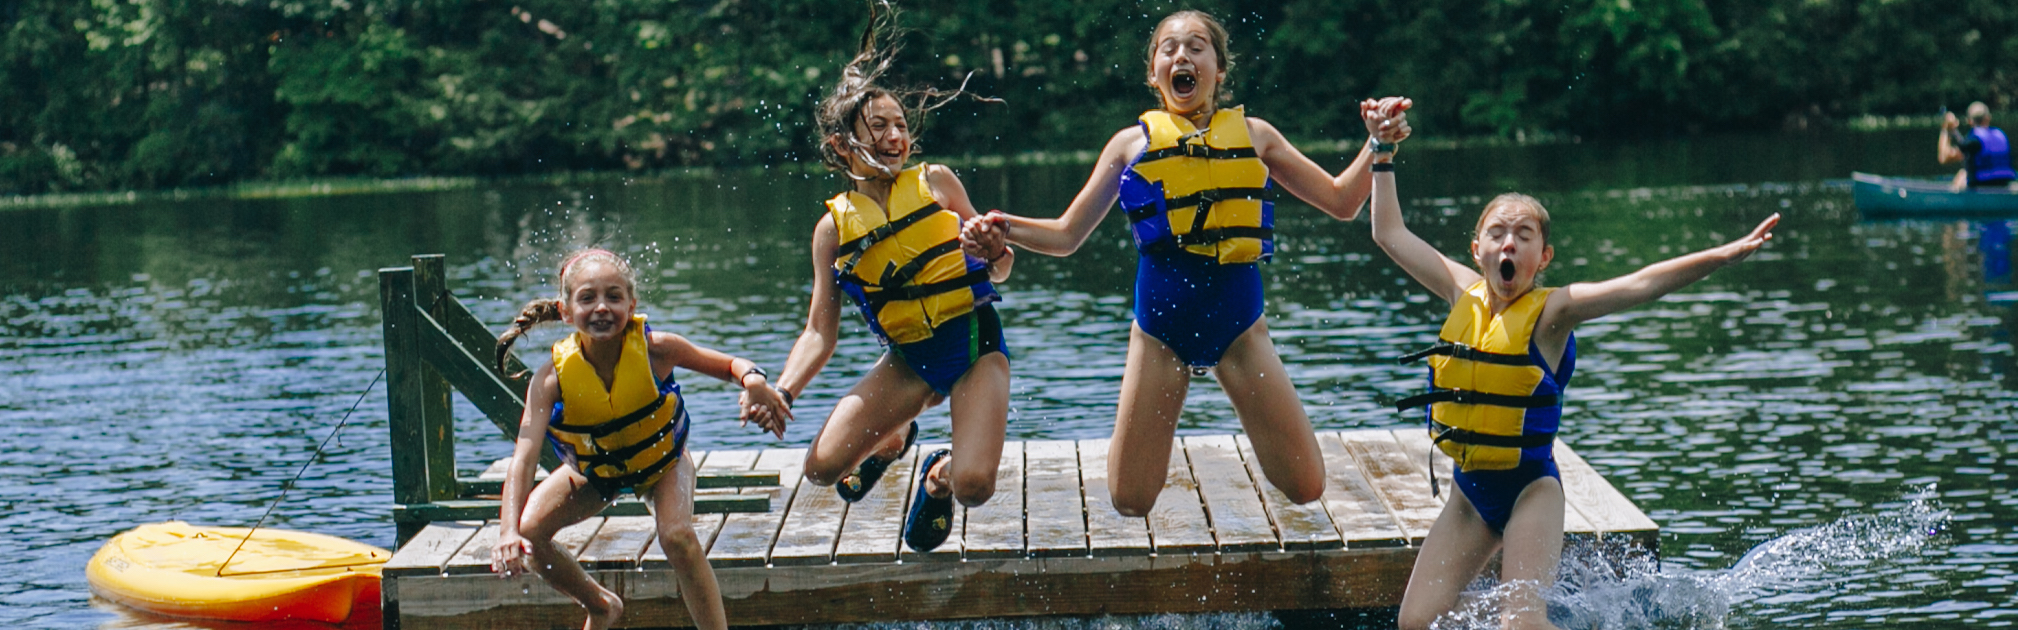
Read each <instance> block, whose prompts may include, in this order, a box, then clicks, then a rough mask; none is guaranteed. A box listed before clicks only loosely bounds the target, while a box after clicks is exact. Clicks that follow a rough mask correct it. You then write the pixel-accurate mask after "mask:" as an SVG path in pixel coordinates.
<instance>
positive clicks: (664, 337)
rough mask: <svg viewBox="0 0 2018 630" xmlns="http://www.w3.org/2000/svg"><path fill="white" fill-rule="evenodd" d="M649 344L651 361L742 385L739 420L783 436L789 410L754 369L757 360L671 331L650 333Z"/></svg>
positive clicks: (789, 415)
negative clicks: (700, 343)
mask: <svg viewBox="0 0 2018 630" xmlns="http://www.w3.org/2000/svg"><path fill="white" fill-rule="evenodd" d="M651 344H652V359H653V362H654V363H659V362H666V363H669V364H670V365H671V366H672V367H680V368H685V369H688V370H691V371H694V372H699V373H701V374H706V375H708V376H713V377H715V378H718V379H722V380H724V381H728V382H730V383H735V384H736V385H737V386H738V387H742V388H743V395H742V396H741V401H740V402H741V405H740V406H741V408H742V414H741V418H742V420H743V421H744V422H745V423H747V422H750V421H752V420H754V421H756V423H757V426H759V427H762V428H763V429H764V430H765V431H767V432H770V433H771V434H772V435H776V436H778V439H784V437H785V423H786V422H788V421H790V420H791V418H792V410H791V409H789V408H787V407H786V406H785V400H784V398H783V397H781V396H780V395H779V394H778V391H777V390H776V389H774V388H772V387H771V384H770V382H769V381H768V380H767V379H766V377H765V376H764V375H763V374H762V373H759V372H757V371H756V367H757V362H756V361H751V360H749V359H745V358H742V357H735V356H730V355H729V354H728V353H725V352H722V351H720V350H716V349H713V348H707V347H702V346H700V345H697V344H695V343H694V342H692V341H689V340H688V339H687V338H686V337H682V336H679V335H675V334H672V333H665V332H657V333H652V340H651ZM671 371H672V370H671V369H668V370H667V372H671ZM652 376H653V377H654V378H659V379H663V378H665V375H663V374H658V373H656V372H655V373H654V374H653V375H652Z"/></svg>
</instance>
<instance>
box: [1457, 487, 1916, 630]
mask: <svg viewBox="0 0 2018 630" xmlns="http://www.w3.org/2000/svg"><path fill="white" fill-rule="evenodd" d="M1913 495H1914V496H1913V498H1911V499H1910V500H1909V502H1908V503H1907V505H1906V506H1905V507H1904V508H1902V509H1899V510H1895V511H1888V512H1885V513H1883V514H1855V515H1850V516H1845V517H1842V518H1839V519H1836V520H1835V521H1833V522H1830V523H1826V524H1823V525H1818V526H1815V527H1808V528H1804V529H1799V530H1795V531H1793V532H1789V533H1787V534H1784V535H1782V536H1779V537H1777V538H1773V539H1771V540H1768V541H1765V542H1763V543H1760V544H1759V545H1757V546H1755V547H1753V548H1752V549H1751V550H1750V551H1747V552H1746V553H1745V555H1744V556H1743V557H1741V558H1739V559H1738V561H1737V562H1736V563H1734V564H1733V565H1732V566H1731V568H1729V569H1725V570H1721V571H1718V570H1691V569H1682V570H1674V571H1669V570H1663V569H1662V568H1661V566H1660V563H1659V562H1658V561H1656V560H1655V559H1654V558H1653V557H1651V556H1650V555H1648V554H1647V553H1646V552H1644V551H1642V550H1640V549H1638V548H1636V547H1631V546H1628V545H1626V544H1625V543H1624V541H1619V540H1609V541H1596V542H1592V541H1583V542H1580V543H1578V544H1572V545H1571V546H1569V547H1568V548H1565V549H1564V550H1563V563H1562V569H1561V573H1560V579H1559V580H1558V581H1557V583H1556V585H1555V587H1554V588H1553V589H1552V590H1551V591H1550V593H1549V595H1548V608H1549V610H1548V616H1549V621H1551V622H1553V623H1555V624H1556V625H1558V626H1560V627H1562V628H1565V629H1566V630H1579V629H1584V628H1604V629H1607V630H1616V629H1637V628H1658V629H1705V630H1712V629H1720V628H1725V627H1727V626H1728V625H1730V624H1733V623H1736V624H1737V625H1751V624H1750V623H1746V619H1745V618H1744V617H1742V613H1743V611H1744V610H1745V608H1746V607H1747V606H1748V605H1749V604H1751V603H1754V602H1759V601H1760V600H1764V599H1767V598H1783V597H1784V596H1787V595H1791V594H1798V593H1804V592H1814V591H1822V590H1825V589H1826V590H1831V591H1833V590H1840V589H1841V588H1842V587H1843V586H1844V584H1845V582H1847V581H1850V580H1853V579H1856V576H1858V575H1864V576H1869V575H1873V572H1872V571H1871V569H1872V568H1873V565H1878V564H1886V563H1898V562H1911V560H1912V558H1913V557H1914V556H1916V555H1918V554H1919V553H1920V552H1921V550H1923V549H1924V548H1925V547H1927V546H1928V545H1929V544H1930V543H1931V542H1933V541H1934V540H1935V539H1936V538H1937V537H1938V536H1939V535H1940V534H1941V532H1942V531H1943V530H1944V529H1946V527H1947V523H1948V518H1949V512H1948V511H1947V510H1945V509H1942V508H1941V507H1940V506H1939V505H1938V504H1937V503H1936V502H1935V500H1934V499H1933V498H1932V497H1933V496H1934V492H1933V489H1932V488H1931V487H1928V488H1924V489H1921V490H1918V491H1916V492H1914V493H1913ZM1851 567H1855V569H1854V570H1855V571H1856V572H1855V573H1851V571H1852V570H1853V569H1851ZM1474 586H1475V587H1483V588H1482V589H1479V590H1475V591H1473V592H1470V593H1467V595H1466V598H1465V600H1464V601H1463V602H1462V603H1461V604H1460V605H1459V607H1458V608H1457V609H1456V610H1453V611H1451V612H1450V613H1448V614H1446V615H1444V616H1443V617H1442V618H1440V619H1438V620H1437V622H1436V624H1435V625H1434V626H1433V627H1434V628H1436V629H1437V630H1470V629H1480V630H1484V629H1497V628H1499V627H1500V619H1501V614H1502V612H1503V609H1504V606H1505V605H1506V603H1507V602H1508V599H1509V596H1510V595H1511V594H1513V592H1515V591H1516V590H1517V589H1519V588H1520V585H1518V584H1495V583H1494V582H1493V581H1492V580H1490V579H1487V578H1481V579H1480V580H1479V582H1477V583H1475V584H1474Z"/></svg>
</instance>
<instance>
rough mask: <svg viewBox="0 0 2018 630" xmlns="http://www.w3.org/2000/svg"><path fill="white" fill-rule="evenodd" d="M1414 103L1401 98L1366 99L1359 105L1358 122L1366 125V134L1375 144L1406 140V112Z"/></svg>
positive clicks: (1407, 130)
mask: <svg viewBox="0 0 2018 630" xmlns="http://www.w3.org/2000/svg"><path fill="white" fill-rule="evenodd" d="M1414 106H1415V101H1413V100H1409V99H1408V98H1406V97H1401V96H1389V97H1387V98H1381V99H1371V98H1370V99H1366V100H1364V101H1360V103H1359V117H1360V120H1362V121H1364V122H1365V123H1366V134H1367V136H1368V137H1370V138H1372V139H1373V140H1374V141H1375V142H1380V143H1383V144H1395V143H1398V142H1401V141H1403V140H1407V139H1408V136H1409V133H1410V131H1411V130H1410V129H1409V126H1408V110H1409V108H1411V107H1414Z"/></svg>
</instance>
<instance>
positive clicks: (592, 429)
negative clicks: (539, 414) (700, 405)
mask: <svg viewBox="0 0 2018 630" xmlns="http://www.w3.org/2000/svg"><path fill="white" fill-rule="evenodd" d="M665 404H666V393H665V392H659V397H658V398H657V399H654V400H652V402H649V403H645V406H643V407H639V408H638V409H637V411H633V412H630V413H627V414H624V415H623V416H621V417H618V418H617V419H615V420H611V421H609V422H604V423H602V424H592V425H587V426H583V425H576V424H567V423H566V422H562V423H559V424H552V425H548V426H549V428H552V429H556V430H560V431H566V432H568V433H579V434H582V435H586V436H589V437H590V438H600V437H604V436H607V435H610V434H612V433H616V432H618V431H622V430H624V429H628V428H630V427H631V425H633V424H637V423H638V422H639V421H641V420H644V419H645V418H649V417H651V416H652V414H654V413H658V411H659V407H662V406H664V405H665Z"/></svg>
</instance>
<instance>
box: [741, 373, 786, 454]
mask: <svg viewBox="0 0 2018 630" xmlns="http://www.w3.org/2000/svg"><path fill="white" fill-rule="evenodd" d="M751 377H755V378H756V379H757V384H755V385H751V384H750V383H749V379H750V378H751ZM743 378H744V381H743V384H742V385H743V394H742V396H741V397H739V398H738V399H737V403H738V404H737V407H739V408H741V409H742V410H743V413H742V416H741V418H739V419H740V420H742V425H741V426H750V423H751V422H753V421H754V422H756V423H757V428H760V429H763V430H764V432H765V433H769V434H771V435H775V436H778V439H780V440H782V439H785V425H786V423H789V422H791V421H792V408H791V406H789V405H786V404H785V396H784V395H783V394H780V393H778V388H776V387H773V386H772V385H771V384H770V383H769V382H767V381H765V380H764V377H762V376H758V375H756V374H750V375H746V376H744V377H743Z"/></svg>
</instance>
